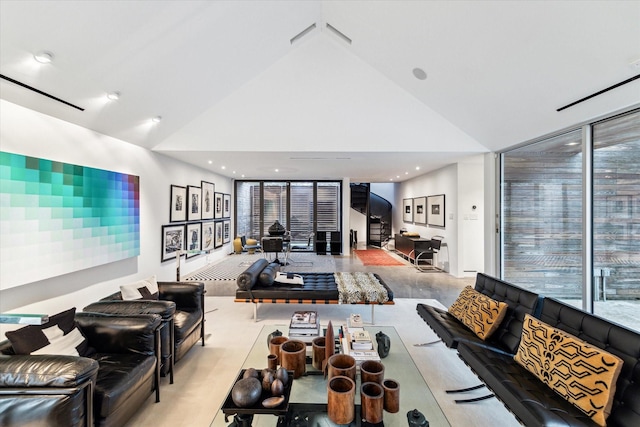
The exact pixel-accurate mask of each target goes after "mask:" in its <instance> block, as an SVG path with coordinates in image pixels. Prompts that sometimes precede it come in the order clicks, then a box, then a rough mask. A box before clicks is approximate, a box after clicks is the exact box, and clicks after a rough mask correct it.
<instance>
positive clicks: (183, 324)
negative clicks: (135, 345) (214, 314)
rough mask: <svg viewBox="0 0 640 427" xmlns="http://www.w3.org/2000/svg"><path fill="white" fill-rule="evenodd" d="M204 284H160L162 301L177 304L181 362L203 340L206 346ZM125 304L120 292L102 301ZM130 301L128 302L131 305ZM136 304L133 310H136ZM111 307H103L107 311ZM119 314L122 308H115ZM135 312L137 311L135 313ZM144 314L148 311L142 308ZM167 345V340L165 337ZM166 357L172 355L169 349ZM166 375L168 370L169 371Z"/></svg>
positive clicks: (176, 349)
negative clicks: (122, 302)
mask: <svg viewBox="0 0 640 427" xmlns="http://www.w3.org/2000/svg"><path fill="white" fill-rule="evenodd" d="M204 294H205V289H204V283H202V282H158V301H170V302H173V303H175V306H176V308H175V313H174V316H173V329H174V331H173V333H174V340H173V345H174V348H173V352H172V353H173V358H174V362H178V361H179V360H180V359H182V357H183V356H184V355H185V354H186V353H187V352H188V351H189V350H190V349H191V347H193V346H194V345H195V344H196V343H197V342H198V341H199V340H201V341H202V345H203V346H204ZM114 300H115V301H118V300H119V301H122V293H121V292H116V293H114V294H111V295H109V296H107V297H105V298H102V299H101V300H100V301H114ZM129 302H130V301H125V303H127V304H128V303H129ZM136 304H137V302H134V305H133V307H136V306H137V305H136ZM106 309H107V307H102V309H101V311H102V310H106ZM113 310H114V311H115V312H117V311H119V310H120V308H119V307H113ZM133 311H135V309H134V310H133ZM141 312H144V309H142V308H141ZM165 344H166V336H165ZM163 354H165V355H167V354H169V351H168V350H167V349H166V348H165V349H164V350H163ZM165 372H166V370H165Z"/></svg>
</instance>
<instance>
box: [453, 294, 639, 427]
mask: <svg viewBox="0 0 640 427" xmlns="http://www.w3.org/2000/svg"><path fill="white" fill-rule="evenodd" d="M539 318H540V320H541V321H543V322H545V323H547V324H549V325H551V326H553V327H555V328H557V329H561V330H563V331H565V332H568V333H570V334H572V335H575V336H576V337H578V338H580V339H582V340H584V341H586V342H588V343H590V344H593V345H594V346H596V347H599V348H602V349H604V350H606V351H607V352H609V353H612V354H614V355H616V356H618V357H619V358H620V359H622V361H623V362H624V364H623V366H622V370H621V372H620V375H619V376H618V380H617V382H616V390H615V395H614V400H613V407H612V409H611V414H610V415H609V417H608V418H607V426H614V427H623V426H624V427H635V426H640V334H638V333H637V332H634V331H632V330H630V329H627V328H625V327H623V326H620V325H617V324H615V323H612V322H610V321H607V320H605V319H602V318H600V317H597V316H594V315H592V314H589V313H586V312H584V311H582V310H579V309H577V308H575V307H572V306H569V305H567V304H564V303H562V302H560V301H557V300H555V299H552V298H544V299H543V302H542V311H541V313H540V315H539ZM458 355H459V356H460V358H461V359H462V360H463V361H464V362H465V363H466V364H467V365H468V366H469V367H470V368H471V369H472V370H473V371H474V372H475V373H476V375H478V377H479V378H480V379H481V380H482V381H483V382H484V383H485V384H486V385H487V387H488V388H489V389H490V390H492V391H493V392H494V393H495V395H496V396H497V397H498V398H499V399H500V400H501V401H502V402H503V403H504V405H505V406H506V407H507V409H509V410H510V411H511V412H512V413H513V414H514V415H515V416H516V418H518V420H520V422H522V423H523V424H524V425H526V426H597V424H596V423H595V422H594V421H593V420H591V418H589V417H588V416H587V415H586V414H585V413H583V412H582V411H580V410H579V409H578V408H576V407H575V406H573V405H572V404H570V403H569V402H567V401H565V400H564V399H563V398H562V397H560V395H558V394H556V393H555V392H553V391H552V390H551V389H549V388H548V387H547V386H546V385H545V384H544V383H542V382H541V381H540V380H538V379H537V378H536V377H535V376H533V375H532V374H531V373H529V371H527V370H526V369H524V368H523V367H522V366H521V365H519V364H518V363H517V362H516V361H515V360H514V359H513V357H509V356H507V355H505V354H502V353H498V352H495V351H493V350H492V349H490V348H486V347H484V348H483V347H479V346H476V345H473V344H469V343H461V344H460V345H459V346H458Z"/></svg>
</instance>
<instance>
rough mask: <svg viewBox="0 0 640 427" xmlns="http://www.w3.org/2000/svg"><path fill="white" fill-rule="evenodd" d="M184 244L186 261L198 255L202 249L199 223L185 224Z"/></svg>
mask: <svg viewBox="0 0 640 427" xmlns="http://www.w3.org/2000/svg"><path fill="white" fill-rule="evenodd" d="M185 243H186V245H187V259H189V258H192V257H194V256H198V255H200V253H198V252H191V253H190V251H199V250H200V249H201V248H202V226H201V224H200V223H199V222H194V223H192V224H187V235H186V240H185Z"/></svg>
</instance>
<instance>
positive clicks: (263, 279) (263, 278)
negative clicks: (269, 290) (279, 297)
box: [258, 262, 280, 286]
mask: <svg viewBox="0 0 640 427" xmlns="http://www.w3.org/2000/svg"><path fill="white" fill-rule="evenodd" d="M278 271H280V264H278V263H277V262H272V263H271V264H269V265H267V266H266V267H265V268H264V270H262V271H261V272H260V276H259V277H258V283H259V284H260V285H262V286H273V282H274V280H275V278H276V274H278Z"/></svg>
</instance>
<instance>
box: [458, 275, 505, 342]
mask: <svg viewBox="0 0 640 427" xmlns="http://www.w3.org/2000/svg"><path fill="white" fill-rule="evenodd" d="M507 307H508V306H507V304H506V303H504V302H499V301H496V300H494V299H491V298H489V297H488V296H486V295H484V294H481V293H480V292H478V291H476V290H475V289H473V288H472V287H471V286H467V287H465V288H464V289H463V290H462V292H460V295H458V298H457V299H456V300H455V302H454V303H453V304H452V305H451V307H449V313H451V315H452V316H453V317H455V318H456V319H458V320H459V321H461V322H462V323H463V324H464V325H465V326H466V327H467V328H469V329H471V330H472V331H473V332H474V333H475V334H476V335H477V336H478V337H479V338H481V339H483V340H486V339H487V338H489V337H490V336H491V334H493V333H494V332H495V331H496V329H498V326H500V322H502V319H504V316H505V314H506V313H507Z"/></svg>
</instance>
